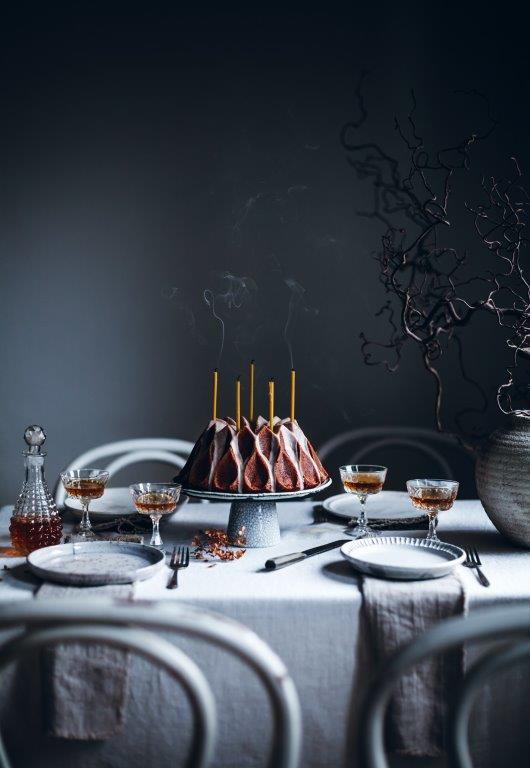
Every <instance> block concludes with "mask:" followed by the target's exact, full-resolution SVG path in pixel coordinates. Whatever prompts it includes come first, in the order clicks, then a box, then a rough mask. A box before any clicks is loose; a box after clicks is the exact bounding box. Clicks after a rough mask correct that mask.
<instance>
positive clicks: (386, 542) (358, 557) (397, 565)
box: [340, 536, 466, 580]
mask: <svg viewBox="0 0 530 768" xmlns="http://www.w3.org/2000/svg"><path fill="white" fill-rule="evenodd" d="M340 551H341V553H342V555H343V557H345V558H346V560H347V561H348V562H349V563H351V564H352V565H353V567H354V568H356V569H357V570H358V571H361V573H367V574H369V575H370V576H378V577H380V578H383V579H410V580H413V579H438V578H439V577H440V576H446V575H447V574H448V573H451V571H452V570H453V568H455V566H457V565H459V564H460V563H462V562H463V561H464V560H465V557H466V555H465V552H464V551H463V550H462V549H460V547H456V546H455V545H454V544H446V543H445V542H443V541H441V542H436V541H428V540H427V539H415V538H412V537H410V536H372V537H367V538H366V539H355V540H354V541H348V542H347V543H346V544H343V545H342V547H341V548H340Z"/></svg>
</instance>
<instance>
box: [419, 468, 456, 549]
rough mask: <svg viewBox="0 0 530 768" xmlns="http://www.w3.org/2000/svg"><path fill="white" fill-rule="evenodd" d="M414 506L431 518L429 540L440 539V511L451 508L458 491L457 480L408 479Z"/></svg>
mask: <svg viewBox="0 0 530 768" xmlns="http://www.w3.org/2000/svg"><path fill="white" fill-rule="evenodd" d="M407 491H408V492H409V496H410V500H411V501H412V506H413V507H416V509H421V510H423V511H424V512H426V513H427V517H428V518H429V532H428V533H427V539H428V540H429V541H440V539H439V538H438V535H437V533H436V528H437V527H438V512H446V511H447V510H448V509H451V507H452V506H453V502H454V500H455V499H456V494H457V493H458V483H457V482H456V480H425V479H421V480H407Z"/></svg>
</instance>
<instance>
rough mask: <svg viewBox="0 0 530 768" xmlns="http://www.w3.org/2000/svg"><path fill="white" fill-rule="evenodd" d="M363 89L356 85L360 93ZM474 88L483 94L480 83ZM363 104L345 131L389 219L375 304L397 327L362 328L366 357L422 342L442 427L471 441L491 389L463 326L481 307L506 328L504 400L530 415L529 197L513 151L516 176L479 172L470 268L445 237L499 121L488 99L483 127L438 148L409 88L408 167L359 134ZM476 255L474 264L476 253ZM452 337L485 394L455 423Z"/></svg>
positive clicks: (375, 211) (376, 207)
mask: <svg viewBox="0 0 530 768" xmlns="http://www.w3.org/2000/svg"><path fill="white" fill-rule="evenodd" d="M359 93H360V91H359V89H358V93H357V96H358V98H359ZM469 94H473V95H475V96H478V97H480V98H484V97H482V96H481V94H478V93H477V92H469ZM486 103H487V102H486ZM359 105H360V112H361V119H360V120H356V121H352V122H351V123H348V124H346V125H345V126H344V128H343V130H342V133H341V141H342V146H343V147H344V149H345V150H346V151H347V152H348V155H347V159H348V162H349V163H350V165H351V166H352V168H353V169H354V170H355V172H356V174H357V176H358V178H360V179H370V180H371V182H372V188H373V192H374V198H373V206H372V208H371V210H369V211H365V212H360V213H361V215H364V216H368V217H370V218H374V219H378V220H379V221H381V223H382V225H383V226H384V228H385V231H384V234H383V236H382V238H381V247H380V249H379V250H378V251H377V252H376V255H375V258H376V262H377V263H378V266H379V279H380V281H381V283H382V284H383V286H384V288H385V291H386V293H387V294H388V299H387V301H386V302H385V303H384V304H383V306H382V307H381V308H380V310H379V311H378V313H376V314H377V315H379V316H384V317H386V319H387V321H388V326H389V330H390V334H389V337H388V339H387V340H386V341H385V342H378V341H373V340H369V339H368V338H366V336H365V335H364V333H361V350H362V354H363V358H364V362H365V363H366V364H368V365H382V366H383V367H384V368H385V369H386V370H387V371H389V372H394V371H396V370H397V369H398V367H399V364H400V361H401V358H402V353H403V348H404V346H405V344H407V343H408V342H412V343H415V344H417V345H418V347H419V348H420V351H421V357H422V360H423V364H424V366H425V369H426V370H427V372H428V373H429V375H430V376H432V377H433V379H434V382H435V386H436V399H435V418H436V425H437V428H438V429H439V430H440V431H454V432H456V434H457V436H458V437H459V439H460V440H461V442H462V443H463V444H464V445H466V446H467V447H470V448H471V447H473V446H474V444H475V443H476V442H477V440H479V439H480V437H481V436H482V435H480V434H479V433H478V432H477V430H476V427H475V428H473V429H472V430H471V431H470V430H469V428H468V427H467V426H466V423H467V422H469V421H470V419H469V416H470V414H472V413H476V414H478V413H484V412H485V411H486V409H487V406H488V397H487V394H486V391H485V389H484V388H483V386H482V385H481V384H480V382H479V381H476V380H475V379H473V378H472V377H471V376H469V375H468V372H467V370H466V368H465V365H464V355H463V347H462V339H461V334H460V332H461V330H462V329H463V328H464V327H465V326H468V325H469V324H470V323H471V321H472V320H473V318H474V317H475V316H476V315H478V314H479V313H486V314H488V315H492V316H493V317H494V318H495V319H496V321H497V323H498V325H499V326H501V327H502V329H505V331H506V344H507V347H508V348H509V353H510V364H509V365H508V368H507V379H506V381H505V382H504V383H502V384H500V386H499V387H498V390H497V402H498V405H499V407H500V409H501V410H502V411H503V412H504V413H525V414H528V415H530V378H529V377H528V371H529V369H530V283H529V278H528V277H527V276H526V275H525V272H524V269H523V264H522V260H521V258H522V257H521V253H522V249H523V248H524V246H525V245H527V244H528V236H527V235H526V234H525V223H526V221H527V218H528V211H529V203H530V198H529V196H528V194H527V192H526V190H525V189H524V187H523V186H522V184H521V177H522V174H521V171H520V168H519V166H518V164H517V161H516V160H515V158H511V161H512V164H513V165H512V168H513V171H512V173H511V175H510V177H509V178H507V179H495V178H493V177H491V178H483V179H482V182H481V186H482V195H483V200H482V202H479V203H477V204H474V205H470V204H467V203H466V204H465V208H466V209H467V212H468V213H469V215H470V217H472V221H473V227H474V234H475V236H476V238H477V242H478V245H479V246H480V247H481V248H482V249H485V251H484V252H483V253H484V255H483V256H482V255H480V267H479V272H478V273H473V272H472V273H471V274H470V266H471V265H470V258H469V256H470V254H469V253H468V251H466V250H461V249H458V248H456V247H453V245H448V244H446V243H447V240H448V237H449V234H448V233H449V232H450V230H449V228H450V227H451V224H452V220H451V216H452V214H453V211H451V212H450V202H451V203H452V201H453V197H452V192H453V188H454V185H455V181H456V179H457V177H458V176H459V175H460V174H462V173H466V172H467V171H469V168H470V162H471V161H470V155H471V151H472V149H473V147H474V146H475V145H476V144H477V143H478V142H479V141H483V140H485V139H487V138H488V137H489V136H490V135H491V133H492V132H493V130H494V129H495V127H496V121H495V120H494V119H493V118H492V116H491V114H490V111H489V107H488V122H489V125H488V127H487V129H486V130H484V131H483V132H482V133H472V134H470V135H468V136H467V137H466V138H465V139H464V140H462V141H461V142H460V143H458V144H456V145H454V146H450V147H445V148H443V149H440V150H436V151H431V150H430V149H428V148H427V147H426V145H425V142H424V139H423V137H422V136H421V135H420V133H419V129H418V126H417V121H416V118H415V113H416V100H415V97H414V93H412V107H411V109H410V112H409V114H408V116H407V123H406V125H405V126H403V125H402V124H401V123H400V121H399V120H398V119H397V118H395V129H396V131H397V132H398V135H399V137H400V138H401V140H402V142H403V145H404V149H405V152H406V158H407V159H406V165H405V168H406V170H405V172H404V173H403V172H402V171H401V167H402V166H400V163H399V161H398V160H397V159H396V158H394V157H392V156H390V155H389V154H388V153H386V152H385V151H384V150H383V148H382V147H381V146H380V145H378V144H376V143H356V142H355V140H354V139H355V138H356V136H355V131H357V129H358V128H359V126H360V125H361V123H362V122H364V119H365V117H366V110H365V107H364V103H363V101H362V99H361V100H360V101H359ZM471 261H472V264H473V265H474V266H473V269H475V270H476V269H477V267H476V263H477V262H476V255H475V258H474V259H473V260H471ZM451 345H454V347H455V351H456V357H457V360H458V366H459V370H460V374H461V376H462V377H463V379H464V380H465V381H466V382H467V383H468V384H469V385H471V386H472V387H473V388H474V389H475V390H476V393H477V395H478V397H479V404H478V405H477V406H476V407H473V408H470V407H468V408H465V409H462V410H460V411H459V412H458V413H457V414H456V415H455V417H454V422H455V425H456V429H455V430H449V429H447V428H446V425H445V423H444V417H443V415H442V405H443V396H444V386H443V378H444V377H443V371H442V367H441V360H442V356H443V354H444V353H446V352H447V351H448V349H449V348H450V346H451Z"/></svg>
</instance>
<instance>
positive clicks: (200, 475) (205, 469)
mask: <svg viewBox="0 0 530 768" xmlns="http://www.w3.org/2000/svg"><path fill="white" fill-rule="evenodd" d="M327 479H328V473H327V472H326V470H325V469H324V467H323V466H322V464H321V463H320V460H319V458H318V456H317V454H316V451H315V449H314V448H313V446H312V445H311V443H310V442H309V440H308V439H307V437H306V436H305V435H304V433H303V432H302V430H301V429H300V426H299V425H298V422H297V421H295V420H291V419H279V418H278V417H275V418H274V423H273V429H271V428H270V425H269V422H268V421H267V420H266V419H264V418H263V417H262V416H260V417H259V418H258V419H257V421H256V422H255V423H254V424H253V425H252V424H250V423H249V421H248V420H247V419H245V418H243V419H242V420H241V428H240V429H239V430H237V428H236V422H235V421H234V420H233V419H231V418H230V417H228V418H224V419H220V418H217V419H215V420H212V421H210V423H209V424H208V426H207V427H206V429H205V430H204V432H203V433H202V435H201V436H200V438H199V439H198V440H197V442H196V444H195V446H194V448H193V450H192V452H191V454H190V456H189V458H188V461H187V462H186V465H185V466H184V467H183V468H182V470H181V472H180V475H179V477H178V480H179V482H181V483H182V484H183V485H185V486H188V487H190V488H197V489H204V490H211V491H223V492H225V493H267V492H268V493H285V492H288V491H301V490H305V489H308V488H316V487H317V486H319V485H321V484H322V483H324V482H325V481H326V480H327Z"/></svg>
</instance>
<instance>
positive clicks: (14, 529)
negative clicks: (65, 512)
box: [9, 515, 63, 555]
mask: <svg viewBox="0 0 530 768" xmlns="http://www.w3.org/2000/svg"><path fill="white" fill-rule="evenodd" d="M9 533H10V534H11V546H12V547H13V549H15V550H16V551H17V552H20V554H21V555H29V554H30V552H34V551H35V550H36V549H41V547H51V546H53V545H54V544H60V543H61V537H62V535H63V526H62V523H61V518H60V517H59V515H54V516H52V517H37V516H30V515H27V516H24V517H13V518H11V524H10V526H9Z"/></svg>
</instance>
